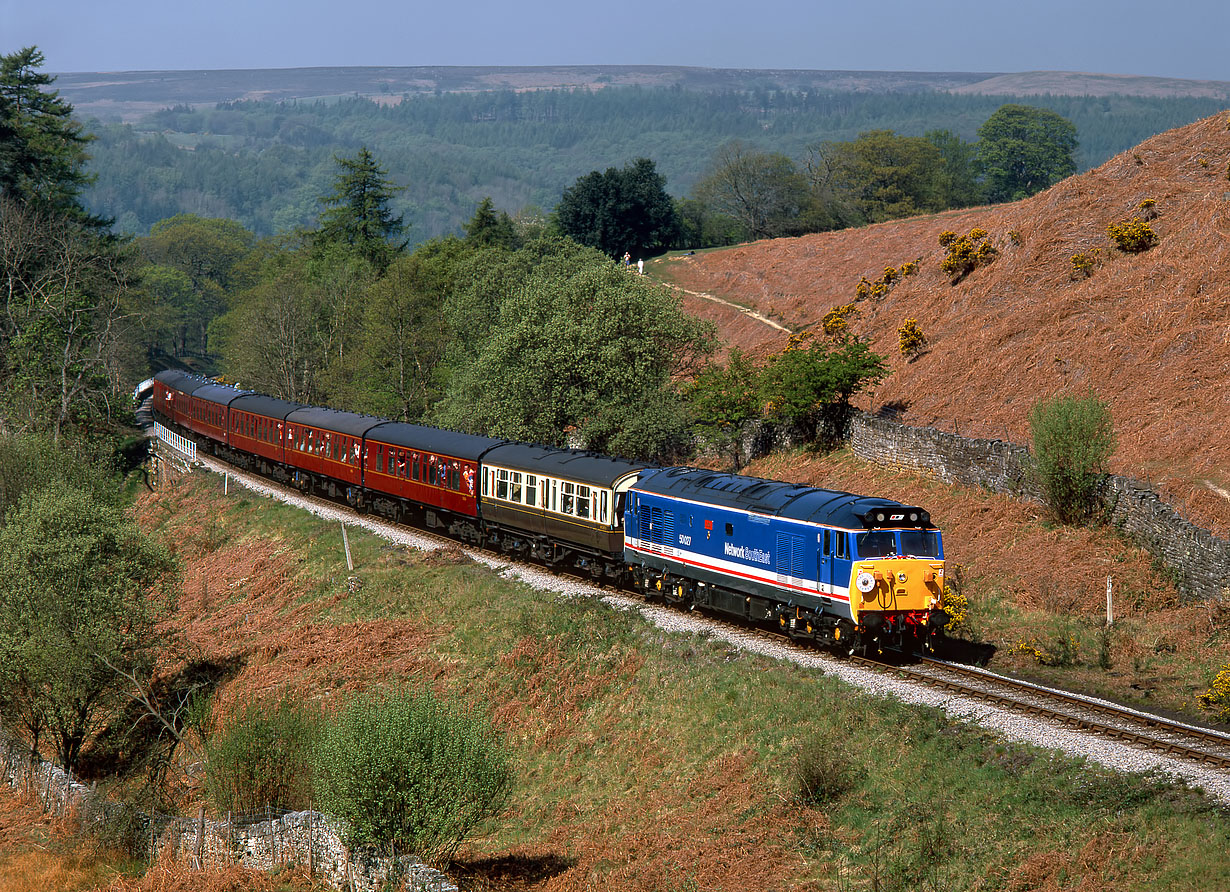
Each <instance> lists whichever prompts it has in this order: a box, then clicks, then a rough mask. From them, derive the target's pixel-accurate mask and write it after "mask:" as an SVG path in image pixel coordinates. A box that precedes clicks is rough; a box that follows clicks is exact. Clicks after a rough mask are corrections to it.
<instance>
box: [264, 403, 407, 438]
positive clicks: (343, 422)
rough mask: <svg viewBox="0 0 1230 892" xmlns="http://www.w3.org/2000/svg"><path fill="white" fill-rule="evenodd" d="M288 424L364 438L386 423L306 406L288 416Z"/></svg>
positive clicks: (378, 419)
mask: <svg viewBox="0 0 1230 892" xmlns="http://www.w3.org/2000/svg"><path fill="white" fill-rule="evenodd" d="M286 423H287V424H298V425H303V426H305V427H310V428H315V429H316V430H322V431H332V432H333V433H336V434H346V435H347V436H351V437H362V436H363V435H364V434H366V433H367V432H368V431H369V430H371V429H372V428H373V427H375V426H376V425H378V424H385V423H386V422H385V420H384V419H383V418H377V417H376V416H375V415H359V414H357V413H355V412H343V411H341V410H340V409H324V408H321V407H319V406H304V407H302V408H300V409H296V410H295V411H293V412H291V413H290V414H289V415H287V416H286Z"/></svg>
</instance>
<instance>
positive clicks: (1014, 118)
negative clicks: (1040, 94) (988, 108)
mask: <svg viewBox="0 0 1230 892" xmlns="http://www.w3.org/2000/svg"><path fill="white" fill-rule="evenodd" d="M1076 146H1077V140H1076V127H1074V126H1073V125H1072V123H1071V122H1070V121H1068V120H1066V119H1065V118H1063V117H1061V116H1060V115H1059V114H1057V113H1056V112H1053V111H1051V110H1050V109H1046V108H1035V107H1034V106H1030V105H1014V104H1008V105H1003V106H1000V108H999V109H998V110H997V111H996V112H995V113H994V114H993V115H991V116H990V117H989V118H987V120H986V122H985V123H983V125H982V126H981V127H979V128H978V164H979V165H980V167H981V169H982V174H983V177H984V179H985V188H986V197H987V199H988V200H989V201H992V202H999V201H1016V200H1018V199H1021V198H1026V197H1028V196H1030V195H1033V194H1034V193H1036V192H1041V191H1042V190H1043V189H1045V188H1047V187H1048V186H1052V185H1054V184H1055V183H1057V182H1059V181H1060V180H1062V179H1063V178H1064V177H1069V176H1071V175H1072V174H1074V173H1076V161H1075V160H1074V158H1073V153H1074V152H1075V151H1076Z"/></svg>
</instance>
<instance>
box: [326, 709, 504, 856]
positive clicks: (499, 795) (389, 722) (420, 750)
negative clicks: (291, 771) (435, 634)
mask: <svg viewBox="0 0 1230 892" xmlns="http://www.w3.org/2000/svg"><path fill="white" fill-rule="evenodd" d="M315 766H316V791H317V798H318V801H319V803H320V806H321V808H322V809H323V810H324V811H327V812H329V813H330V814H333V815H336V816H337V817H338V818H341V819H342V820H343V821H344V822H345V824H346V827H347V830H348V835H349V837H350V841H351V842H352V843H359V844H392V845H395V846H396V847H397V848H398V849H399V850H400V851H404V852H414V853H415V854H417V855H418V856H419V857H420V858H424V859H433V860H447V859H448V858H449V857H451V855H452V854H453V853H454V852H455V851H456V850H457V846H458V845H460V844H461V842H462V841H463V840H464V839H465V838H466V837H468V836H469V835H470V834H471V833H473V832H474V831H475V830H476V829H478V828H479V827H480V826H481V825H482V824H483V823H485V822H486V821H488V820H490V819H492V818H493V817H495V816H496V815H498V814H499V813H500V812H501V811H502V810H503V809H504V806H505V804H506V803H507V801H508V796H509V794H510V792H511V790H512V769H511V767H510V765H509V759H508V756H507V755H506V753H505V752H504V750H503V748H502V747H501V746H500V745H499V744H498V743H497V742H496V739H495V736H494V733H493V732H492V730H491V726H490V724H489V723H488V722H487V721H486V720H485V719H483V718H480V717H479V716H477V715H475V714H473V713H470V712H466V711H462V710H459V709H456V708H453V707H450V706H447V705H445V704H443V703H441V702H440V701H438V700H437V699H436V698H435V697H433V696H432V695H431V694H429V693H411V692H405V691H397V692H393V693H388V694H384V695H366V696H361V697H359V698H358V699H356V700H354V701H353V702H351V703H350V704H349V705H348V706H347V707H346V708H345V709H344V710H342V712H341V713H340V714H339V715H338V716H336V718H335V719H333V720H332V721H330V722H328V723H326V724H325V726H324V728H323V730H322V733H321V734H320V736H319V745H318V747H317V750H316V758H315Z"/></svg>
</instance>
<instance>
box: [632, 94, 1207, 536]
mask: <svg viewBox="0 0 1230 892" xmlns="http://www.w3.org/2000/svg"><path fill="white" fill-rule="evenodd" d="M1228 162H1230V127H1228V120H1227V116H1226V115H1222V114H1219V115H1216V116H1214V117H1211V118H1207V119H1205V120H1202V121H1198V122H1196V123H1194V124H1191V125H1189V126H1186V127H1182V128H1179V129H1176V130H1172V131H1168V132H1166V133H1163V134H1161V135H1159V136H1156V137H1154V138H1152V139H1149V140H1147V141H1145V142H1143V143H1141V144H1140V145H1139V146H1138V147H1137V148H1136V149H1134V150H1132V151H1128V152H1125V153H1123V154H1121V155H1118V156H1116V157H1115V158H1112V159H1111V160H1110V161H1108V162H1106V163H1105V164H1103V165H1101V166H1100V167H1097V168H1096V169H1094V170H1091V171H1089V172H1087V173H1084V174H1081V175H1078V176H1074V177H1071V178H1070V179H1067V180H1065V181H1064V182H1062V183H1059V184H1057V185H1056V186H1054V187H1052V188H1051V189H1048V190H1047V191H1045V192H1042V193H1040V194H1038V195H1035V196H1033V197H1032V198H1029V199H1027V200H1024V201H1020V202H1017V203H1014V204H1009V205H1000V206H995V207H984V208H975V209H972V210H967V211H958V212H949V213H945V214H941V215H937V216H929V217H917V218H913V219H908V220H902V221H898V222H891V223H885V224H880V225H877V226H870V227H867V228H864V229H857V230H846V231H842V232H833V233H824V234H819V235H810V236H804V237H801V238H794V239H778V240H773V241H764V242H757V243H754V244H748V245H742V246H738V247H735V248H730V249H725V250H720V251H714V252H711V253H707V254H700V255H695V256H683V257H672V258H668V259H665V260H662V261H660V262H659V263H658V264H656V265H655V267H654V272H655V273H660V274H661V275H662V276H663V277H664V278H667V279H668V280H670V281H674V282H676V283H678V284H679V285H681V286H682V287H684V288H686V289H689V290H692V291H695V292H707V293H710V294H713V295H715V296H718V297H722V298H725V299H727V300H731V301H734V302H737V303H739V304H742V305H745V306H748V307H751V308H753V309H756V310H758V311H760V312H763V313H766V314H768V315H770V316H772V317H774V318H776V319H778V320H779V321H782V322H784V323H786V324H788V325H789V326H792V327H798V328H804V327H807V326H811V325H815V324H816V323H817V322H818V321H819V320H820V319H822V318H823V316H824V314H825V313H826V312H828V310H830V309H831V308H833V307H834V306H837V305H841V304H846V303H849V302H851V301H853V300H854V299H855V288H856V286H857V284H858V282H859V279H860V278H861V277H863V276H866V277H867V278H868V279H871V280H872V281H875V280H877V279H879V278H880V277H881V276H882V275H883V271H884V269H885V267H888V266H892V267H900V266H901V265H902V263H904V262H907V261H915V260H917V261H920V271H919V272H918V274H917V275H913V276H909V277H906V278H904V279H903V280H901V282H900V283H899V284H898V285H897V286H896V287H895V288H894V289H893V290H892V291H891V292H890V293H889V294H888V295H887V296H886V297H884V298H883V299H881V300H871V299H869V300H864V301H861V302H859V303H858V304H857V306H858V308H859V315H858V316H857V317H856V318H855V321H854V323H853V328H854V330H855V331H856V332H858V333H860V334H863V335H865V336H867V337H868V338H870V340H871V343H872V344H873V346H874V349H876V350H877V351H879V352H881V353H883V354H885V355H887V356H888V357H889V363H890V366H891V369H892V371H891V374H890V375H889V377H888V378H887V379H886V380H885V381H884V383H883V384H882V385H881V386H880V387H878V388H877V389H876V391H875V392H874V393H873V394H871V395H870V397H867V396H864V397H863V398H861V400H860V401H859V403H860V406H861V407H862V408H865V409H871V410H873V411H877V412H892V413H894V414H896V415H897V416H898V417H899V418H900V419H901V420H902V421H904V422H906V423H908V424H915V425H934V426H937V427H940V428H942V429H945V430H950V431H951V430H954V429H956V430H958V431H959V432H960V433H962V434H967V435H971V436H981V437H992V438H1001V439H1010V440H1013V441H1015V442H1027V440H1028V423H1027V415H1028V411H1029V408H1030V406H1031V405H1033V403H1034V402H1035V401H1036V400H1038V399H1039V398H1040V397H1046V396H1050V395H1052V394H1056V393H1061V392H1077V393H1080V392H1084V391H1085V390H1087V389H1089V388H1092V389H1093V390H1095V391H1096V392H1097V393H1098V394H1099V395H1100V396H1101V397H1102V398H1103V399H1105V400H1107V401H1108V402H1109V403H1110V405H1111V409H1112V412H1113V415H1114V419H1115V428H1116V431H1117V434H1118V439H1119V445H1118V450H1117V451H1116V453H1115V456H1114V458H1113V460H1112V470H1113V471H1115V472H1116V473H1122V474H1128V475H1132V476H1135V477H1138V478H1141V479H1146V480H1148V481H1150V482H1151V483H1152V484H1153V485H1154V486H1155V488H1158V489H1160V490H1161V491H1162V492H1163V493H1164V495H1165V496H1166V498H1167V499H1169V500H1170V501H1171V502H1172V504H1174V505H1175V506H1176V507H1177V508H1178V509H1179V510H1180V511H1181V512H1183V513H1185V514H1187V515H1188V516H1190V519H1191V520H1193V522H1196V523H1198V524H1200V525H1202V526H1205V527H1207V528H1210V529H1212V530H1213V531H1214V532H1215V533H1216V534H1217V535H1220V536H1227V535H1230V442H1227V439H1226V437H1225V436H1224V431H1223V424H1224V419H1225V417H1226V414H1227V410H1228V409H1230V180H1228V179H1227V164H1228ZM1146 200H1153V201H1155V202H1156V210H1157V211H1158V213H1159V216H1158V217H1157V219H1155V220H1153V221H1152V223H1151V225H1152V227H1153V229H1154V230H1155V232H1156V233H1157V235H1158V237H1159V238H1158V242H1157V244H1156V246H1155V247H1153V248H1151V249H1150V250H1148V251H1145V252H1144V253H1142V254H1138V255H1127V254H1124V253H1122V252H1120V251H1118V250H1116V249H1115V248H1114V247H1113V245H1112V244H1111V242H1110V240H1109V238H1108V237H1107V234H1106V227H1107V224H1109V223H1114V222H1122V221H1126V220H1129V219H1131V218H1132V217H1133V216H1134V215H1135V214H1137V213H1139V210H1138V208H1139V206H1140V204H1141V202H1143V201H1146ZM974 228H982V229H985V230H987V231H988V232H989V233H990V240H991V241H992V242H993V244H994V245H995V247H996V248H997V249H998V250H999V255H998V257H997V259H996V260H995V261H994V262H993V263H992V264H991V265H989V266H987V267H983V268H979V269H976V270H975V271H974V272H973V273H972V274H970V275H969V276H968V277H967V278H965V279H964V280H963V281H961V282H960V283H959V284H957V285H953V284H951V283H950V281H949V279H948V276H947V275H946V274H945V273H943V272H942V271H941V269H940V263H941V262H942V260H943V259H944V256H945V252H944V249H943V248H941V247H940V245H939V243H938V237H939V235H940V233H941V232H943V231H944V230H952V231H954V232H956V233H958V234H965V233H968V232H969V231H970V230H971V229H974ZM1094 249H1100V251H1101V253H1100V255H1099V257H1100V262H1099V264H1098V265H1097V267H1096V268H1095V269H1094V270H1093V272H1092V275H1090V276H1089V277H1088V278H1080V277H1076V276H1074V273H1073V265H1072V261H1071V258H1072V255H1074V254H1076V253H1078V252H1090V251H1092V250H1094ZM688 300H689V304H690V305H691V306H693V307H695V308H696V309H697V312H699V313H703V314H704V315H706V316H708V317H709V318H717V319H719V324H720V326H721V327H722V330H723V332H724V333H725V334H726V336H727V337H728V338H729V339H730V341H731V342H732V343H733V344H737V345H740V346H743V347H745V348H757V349H761V350H767V349H771V348H776V347H777V346H778V345H780V344H781V342H782V338H783V337H784V336H783V335H782V333H781V332H779V331H775V330H774V329H772V328H770V327H768V326H765V325H763V324H761V323H758V322H756V321H754V320H752V319H750V318H749V317H748V316H746V315H744V314H741V313H738V312H735V311H731V310H727V309H724V308H722V307H720V306H715V305H713V304H712V303H710V302H708V301H702V300H700V299H699V298H695V297H692V298H689V299H688ZM909 317H913V318H916V319H917V320H918V322H919V324H920V325H921V327H922V329H923V331H924V332H925V333H926V336H927V338H928V341H929V349H928V351H927V352H926V353H925V354H924V355H922V356H921V357H920V358H919V359H917V360H916V361H914V362H907V361H906V360H905V359H904V358H903V357H902V356H901V355H900V353H899V351H898V344H897V328H898V326H899V325H900V324H901V322H902V320H904V319H906V318H909Z"/></svg>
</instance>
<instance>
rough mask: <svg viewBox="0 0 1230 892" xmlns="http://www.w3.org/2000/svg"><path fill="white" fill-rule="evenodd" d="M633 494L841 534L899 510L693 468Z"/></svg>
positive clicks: (665, 475)
mask: <svg viewBox="0 0 1230 892" xmlns="http://www.w3.org/2000/svg"><path fill="white" fill-rule="evenodd" d="M633 491H639V492H645V493H653V494H655V495H661V496H667V497H671V498H678V499H687V500H689V501H693V502H703V503H705V504H709V505H715V506H719V507H722V508H733V509H735V510H738V511H749V512H752V513H755V514H767V515H770V516H774V517H787V518H791V519H793V520H803V521H808V522H811V523H819V524H824V525H825V526H834V527H842V528H845V529H861V528H862V527H863V525H864V524H863V517H864V516H865V515H866V514H867V512H868V511H872V510H874V509H876V508H886V509H896V510H897V511H900V509H901V508H903V507H905V506H903V505H902V504H901V503H900V502H894V501H892V500H891V499H882V498H878V497H875V496H856V495H853V494H852V493H848V492H841V491H838V490H831V489H817V488H815V487H813V486H802V485H800V484H797V483H782V482H780V481H777V480H760V479H757V478H755V477H743V476H740V475H738V474H722V473H719V472H716V471H705V470H698V469H696V468H663V469H661V470H657V471H652V472H648V473H646V474H644V475H643V476H642V477H641V479H640V480H638V481H637V483H636V486H635V487H634V490H633Z"/></svg>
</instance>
